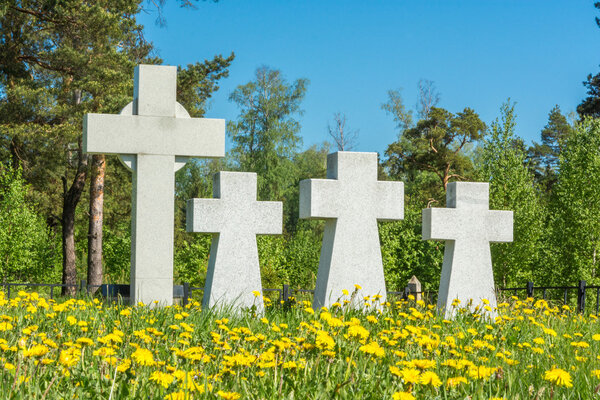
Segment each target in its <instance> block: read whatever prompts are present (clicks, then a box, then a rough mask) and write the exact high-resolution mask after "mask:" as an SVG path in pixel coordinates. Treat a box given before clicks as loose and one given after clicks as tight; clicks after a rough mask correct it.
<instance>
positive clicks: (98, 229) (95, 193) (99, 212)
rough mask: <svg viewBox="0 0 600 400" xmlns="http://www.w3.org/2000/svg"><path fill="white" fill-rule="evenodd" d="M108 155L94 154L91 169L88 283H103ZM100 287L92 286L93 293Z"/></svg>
mask: <svg viewBox="0 0 600 400" xmlns="http://www.w3.org/2000/svg"><path fill="white" fill-rule="evenodd" d="M105 170H106V157H105V156H104V155H103V154H97V155H94V156H92V164H91V169H90V173H91V175H90V224H89V229H88V270H87V282H88V285H101V284H102V222H103V219H104V214H103V207H104V173H105ZM96 290H98V287H92V288H90V291H91V293H94V292H95V291H96Z"/></svg>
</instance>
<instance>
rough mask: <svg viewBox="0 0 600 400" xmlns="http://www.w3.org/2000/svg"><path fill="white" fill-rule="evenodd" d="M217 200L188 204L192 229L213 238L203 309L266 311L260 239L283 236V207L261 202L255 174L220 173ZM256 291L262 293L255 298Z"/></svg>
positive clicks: (215, 186) (216, 178)
mask: <svg viewBox="0 0 600 400" xmlns="http://www.w3.org/2000/svg"><path fill="white" fill-rule="evenodd" d="M213 194H214V197H215V198H214V199H191V200H188V203H187V217H186V224H187V231H188V232H208V233H212V234H213V238H212V243H211V246H210V257H209V263H208V271H207V274H206V283H205V285H204V297H203V299H202V307H203V308H212V307H215V306H217V307H228V306H232V307H234V308H236V309H240V308H246V307H252V305H256V306H257V312H259V313H260V312H262V311H263V300H262V284H261V280H260V266H259V262H258V249H257V247H256V235H257V234H267V235H275V234H281V231H282V223H283V205H282V203H281V202H279V201H257V200H256V174H255V173H250V172H219V173H217V174H215V176H214V179H213ZM252 292H258V293H260V296H255V294H253V293H252Z"/></svg>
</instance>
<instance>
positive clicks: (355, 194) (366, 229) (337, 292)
mask: <svg viewBox="0 0 600 400" xmlns="http://www.w3.org/2000/svg"><path fill="white" fill-rule="evenodd" d="M327 178H328V179H307V180H304V181H302V182H300V218H311V219H325V232H324V233H323V246H322V248H321V258H320V261H319V272H318V274H317V284H316V288H315V296H314V300H313V308H314V309H315V310H318V309H319V308H321V307H323V306H326V307H329V306H331V304H333V303H335V302H338V301H339V302H340V303H341V302H342V301H343V300H349V299H350V297H349V296H347V295H344V294H343V290H347V291H348V292H349V293H352V292H354V291H355V285H359V286H360V287H361V289H359V290H358V292H357V293H356V294H355V298H354V300H353V306H355V307H359V306H361V305H363V304H364V300H363V297H364V296H373V295H380V296H381V298H380V299H379V304H381V303H383V302H385V301H386V289H385V280H384V276H383V262H382V259H381V248H380V244H379V232H378V227H377V221H378V220H379V221H386V220H388V221H389V220H398V219H403V218H404V184H403V183H402V182H381V181H378V180H377V153H356V152H345V151H340V152H337V153H333V154H329V155H328V156H327ZM370 303H371V305H374V304H373V299H372V298H371V300H370Z"/></svg>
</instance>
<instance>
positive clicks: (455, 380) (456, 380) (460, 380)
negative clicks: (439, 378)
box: [446, 376, 469, 388]
mask: <svg viewBox="0 0 600 400" xmlns="http://www.w3.org/2000/svg"><path fill="white" fill-rule="evenodd" d="M467 383H469V382H468V381H467V378H465V377H464V376H455V377H451V378H448V379H447V380H446V386H447V387H449V388H451V387H456V386H459V385H462V384H467Z"/></svg>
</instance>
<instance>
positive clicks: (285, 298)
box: [281, 284, 290, 303]
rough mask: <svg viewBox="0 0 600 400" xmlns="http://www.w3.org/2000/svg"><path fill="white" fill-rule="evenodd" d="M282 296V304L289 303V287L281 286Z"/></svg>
mask: <svg viewBox="0 0 600 400" xmlns="http://www.w3.org/2000/svg"><path fill="white" fill-rule="evenodd" d="M281 293H282V296H283V302H284V303H287V302H289V301H290V285H286V284H284V285H283V291H282V292H281Z"/></svg>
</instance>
